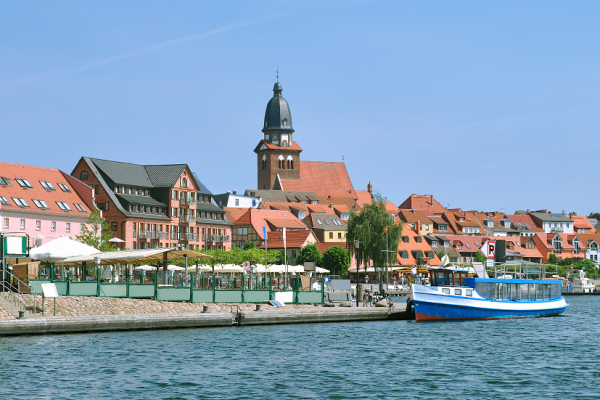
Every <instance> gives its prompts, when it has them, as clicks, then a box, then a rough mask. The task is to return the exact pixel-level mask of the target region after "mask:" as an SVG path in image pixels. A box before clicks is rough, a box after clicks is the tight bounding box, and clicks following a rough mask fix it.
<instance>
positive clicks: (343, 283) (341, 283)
mask: <svg viewBox="0 0 600 400" xmlns="http://www.w3.org/2000/svg"><path fill="white" fill-rule="evenodd" d="M331 289H332V290H350V279H332V280H331Z"/></svg>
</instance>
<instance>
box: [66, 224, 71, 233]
mask: <svg viewBox="0 0 600 400" xmlns="http://www.w3.org/2000/svg"><path fill="white" fill-rule="evenodd" d="M65 231H67V233H69V232H71V223H70V222H67V223H66V224H65Z"/></svg>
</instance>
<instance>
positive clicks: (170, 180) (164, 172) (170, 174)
mask: <svg viewBox="0 0 600 400" xmlns="http://www.w3.org/2000/svg"><path fill="white" fill-rule="evenodd" d="M186 167H187V165H186V164H173V165H145V166H144V168H145V169H146V172H148V177H149V178H150V181H151V182H152V186H153V187H155V188H165V187H168V188H170V187H173V186H175V183H177V180H178V179H179V177H180V176H181V173H182V172H183V170H184V169H185V168H186Z"/></svg>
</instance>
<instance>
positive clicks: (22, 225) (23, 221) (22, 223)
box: [21, 219, 25, 229]
mask: <svg viewBox="0 0 600 400" xmlns="http://www.w3.org/2000/svg"><path fill="white" fill-rule="evenodd" d="M21 229H25V220H24V219H22V220H21Z"/></svg>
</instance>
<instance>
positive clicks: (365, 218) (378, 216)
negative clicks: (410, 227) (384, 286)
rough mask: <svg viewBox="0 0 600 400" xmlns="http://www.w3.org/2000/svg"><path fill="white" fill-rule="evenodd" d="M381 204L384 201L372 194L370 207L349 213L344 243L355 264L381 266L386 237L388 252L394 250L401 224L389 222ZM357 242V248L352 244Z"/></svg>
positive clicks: (400, 231) (390, 219) (389, 218)
mask: <svg viewBox="0 0 600 400" xmlns="http://www.w3.org/2000/svg"><path fill="white" fill-rule="evenodd" d="M385 201H386V199H385V198H383V197H381V196H380V195H375V196H374V198H373V201H372V202H371V204H365V205H364V206H363V208H362V210H361V211H360V212H356V211H355V210H352V211H351V213H350V219H349V220H348V233H347V235H346V244H347V246H348V249H350V252H351V254H353V255H356V259H357V261H358V262H359V263H360V264H363V265H365V266H366V265H368V264H369V263H370V262H371V261H373V265H375V266H385V261H386V253H385V252H384V250H386V235H387V237H388V243H389V250H391V251H393V253H392V254H396V252H397V251H398V242H399V239H400V235H401V234H402V228H403V224H402V222H401V221H399V220H398V221H394V220H393V219H392V217H391V216H390V214H389V213H388V211H387V210H386V207H385ZM357 240H358V241H359V242H360V244H359V247H358V248H356V247H355V245H354V242H355V241H357ZM392 260H393V258H392ZM384 271H385V268H384Z"/></svg>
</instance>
